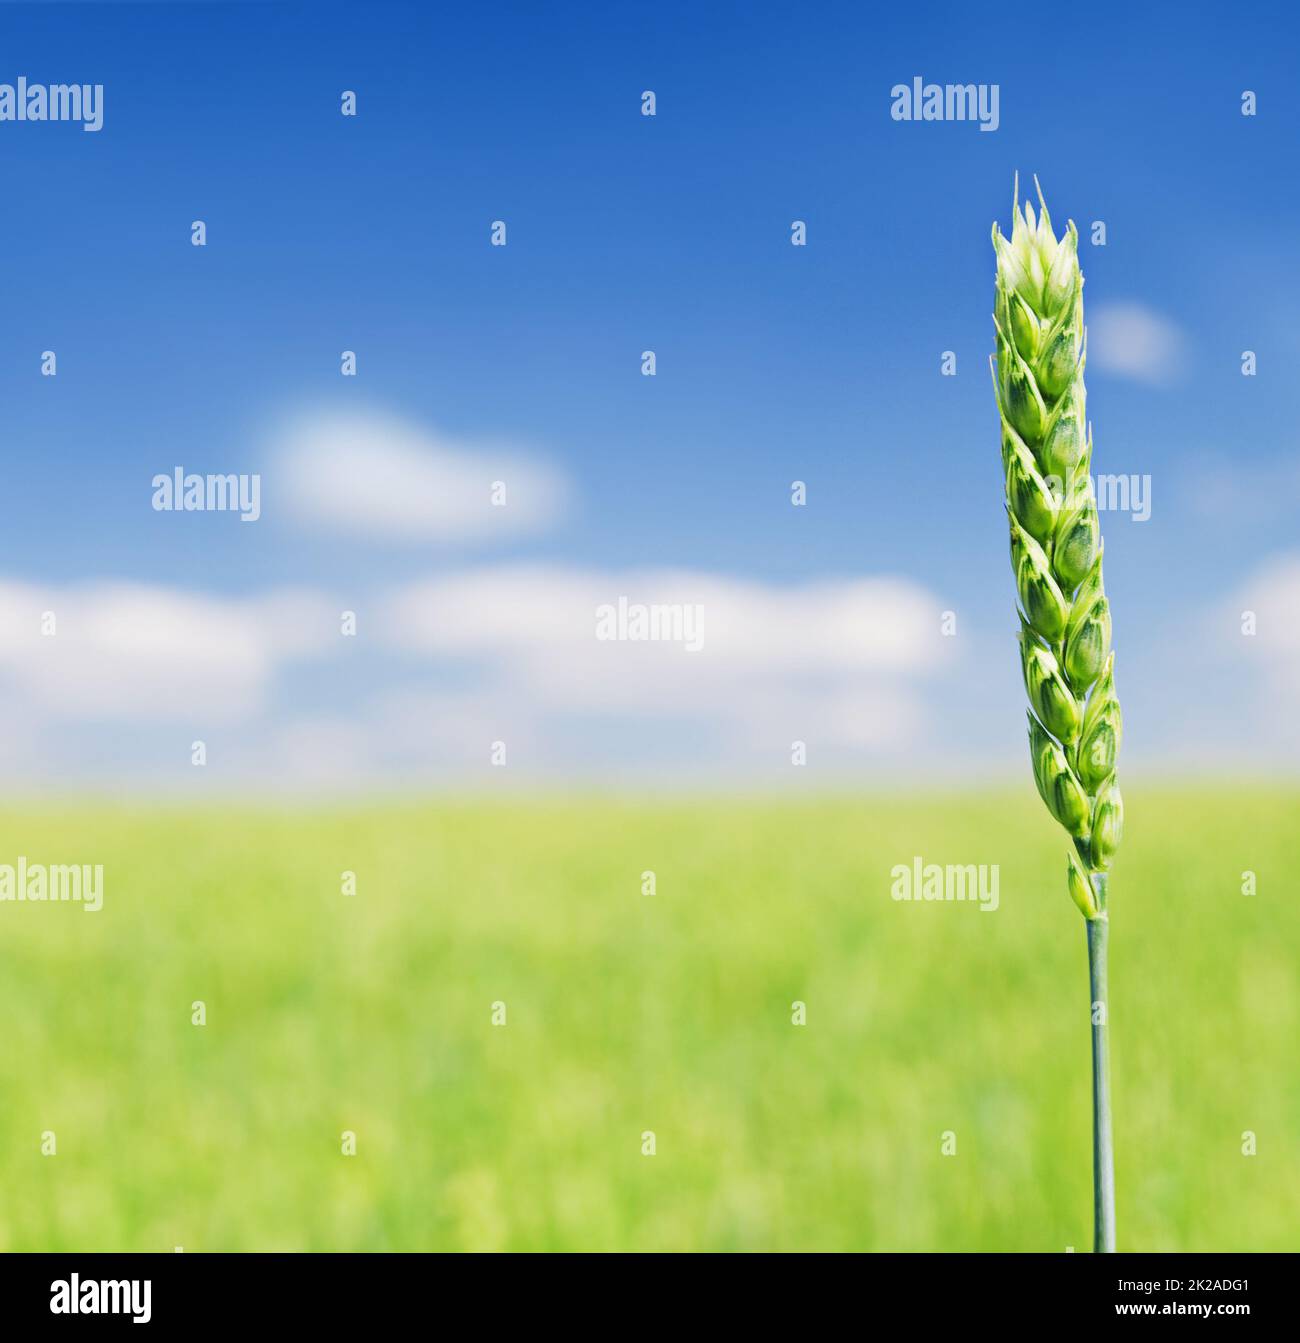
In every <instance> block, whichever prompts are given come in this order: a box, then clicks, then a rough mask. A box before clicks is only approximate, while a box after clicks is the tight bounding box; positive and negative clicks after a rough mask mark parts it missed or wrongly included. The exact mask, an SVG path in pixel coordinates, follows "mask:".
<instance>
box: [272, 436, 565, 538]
mask: <svg viewBox="0 0 1300 1343" xmlns="http://www.w3.org/2000/svg"><path fill="white" fill-rule="evenodd" d="M273 476H274V480H275V485H276V491H277V493H278V494H280V495H281V496H282V497H283V500H284V504H285V507H286V508H287V509H288V510H289V511H290V512H291V513H292V514H293V515H295V516H296V517H297V518H298V519H299V520H300V521H301V522H303V523H306V524H310V525H313V526H317V527H322V528H326V529H329V530H331V531H344V532H348V533H352V534H355V535H363V536H367V537H370V538H372V539H373V540H376V541H381V542H386V543H397V544H432V545H442V544H448V543H457V542H467V541H492V540H501V539H510V540H513V539H515V538H516V537H518V536H523V535H529V534H532V533H536V532H540V531H544V530H546V529H547V528H548V527H549V526H551V524H552V523H554V522H555V521H556V519H557V518H558V517H559V516H560V515H561V514H562V512H563V509H564V505H565V501H566V498H567V495H568V492H569V491H568V485H567V482H566V480H565V479H564V477H563V476H562V475H561V474H560V473H559V472H558V471H557V470H555V469H554V468H552V467H550V466H548V465H546V464H545V463H543V462H541V461H539V460H537V459H536V458H534V457H533V456H532V455H530V454H529V453H527V452H523V451H520V450H519V449H517V448H505V447H501V446H499V445H494V444H487V443H482V444H474V445H470V444H464V443H458V442H455V441H452V440H450V439H447V438H445V437H443V436H442V435H440V434H438V433H435V432H434V431H433V430H430V429H425V428H421V427H419V426H417V425H413V424H409V423H407V422H405V421H403V420H400V419H396V418H394V417H392V416H388V415H379V414H358V413H355V412H344V413H316V414H311V415H303V416H299V417H298V418H296V419H294V420H293V421H291V422H290V423H289V424H288V425H287V426H286V427H285V428H284V429H283V431H282V432H281V434H280V436H279V442H278V457H277V463H276V469H275V471H274V472H273ZM498 481H499V482H502V484H503V485H504V497H505V503H504V504H496V503H493V501H492V491H493V488H494V483H495V482H498Z"/></svg>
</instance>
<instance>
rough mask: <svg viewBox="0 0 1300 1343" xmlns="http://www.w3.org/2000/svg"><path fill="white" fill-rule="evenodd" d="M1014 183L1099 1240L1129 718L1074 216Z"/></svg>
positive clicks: (1109, 1231) (1010, 438)
mask: <svg viewBox="0 0 1300 1343" xmlns="http://www.w3.org/2000/svg"><path fill="white" fill-rule="evenodd" d="M1034 186H1035V188H1038V179H1037V178H1035V179H1034ZM1019 197H1020V182H1019V177H1018V176H1017V179H1016V189H1015V197H1014V199H1013V203H1012V228H1011V238H1010V240H1008V239H1007V238H1006V237H1004V236H1003V234H1002V231H1001V229H1000V228H999V227H998V225H997V224H994V225H993V249H994V251H995V253H996V255H997V290H996V299H995V303H994V310H993V325H994V330H995V332H996V338H997V355H996V357H995V358H994V360H993V385H994V388H995V391H996V395H997V404H998V413H999V415H1000V417H1001V420H1002V470H1003V480H1004V484H1005V487H1006V507H1007V516H1008V519H1009V521H1010V527H1011V567H1012V569H1013V571H1014V573H1015V579H1016V593H1017V596H1018V597H1019V602H1020V657H1021V670H1022V672H1023V675H1024V681H1025V693H1026V695H1027V696H1028V698H1029V703H1030V707H1031V710H1032V712H1031V713H1030V715H1029V752H1030V760H1031V763H1032V765H1033V772H1034V781H1035V783H1036V784H1037V785H1038V792H1039V795H1040V796H1041V797H1042V799H1043V802H1044V803H1045V804H1046V806H1047V809H1048V811H1050V812H1051V814H1052V815H1053V816H1054V817H1055V818H1056V820H1057V821H1058V822H1059V823H1060V824H1061V825H1062V826H1064V827H1065V829H1066V830H1067V831H1068V832H1069V835H1070V837H1071V839H1072V841H1073V845H1074V847H1073V851H1072V852H1070V853H1069V866H1068V868H1067V871H1066V889H1067V891H1068V893H1069V895H1070V898H1071V899H1072V900H1073V901H1074V903H1075V905H1077V906H1078V908H1079V911H1080V912H1081V913H1082V914H1083V916H1084V918H1085V919H1086V920H1087V928H1088V964H1089V970H1090V978H1091V987H1092V1018H1093V1101H1094V1176H1095V1192H1096V1231H1097V1248H1098V1249H1099V1250H1113V1249H1114V1248H1115V1222H1114V1216H1115V1211H1114V1178H1113V1175H1112V1173H1111V1167H1112V1161H1111V1153H1110V1083H1109V1073H1108V1058H1107V1037H1106V1020H1105V1018H1106V939H1107V929H1108V926H1109V920H1108V915H1107V909H1106V887H1107V874H1108V872H1109V869H1110V865H1111V860H1112V859H1113V858H1114V856H1115V851H1116V849H1118V847H1119V843H1120V840H1121V838H1122V837H1123V833H1124V803H1123V799H1122V798H1121V796H1120V791H1119V785H1118V783H1117V782H1116V779H1115V762H1116V758H1117V757H1118V755H1119V747H1120V738H1121V735H1122V732H1123V720H1122V718H1121V715H1120V708H1119V700H1118V699H1117V698H1116V695H1115V654H1114V653H1113V652H1112V651H1111V646H1110V641H1111V621H1110V603H1109V602H1108V601H1107V600H1106V592H1105V589H1104V587H1103V586H1102V576H1101V559H1102V542H1101V534H1100V527H1099V523H1098V518H1097V503H1096V499H1095V498H1094V496H1093V488H1092V478H1091V476H1090V474H1089V473H1090V470H1091V465H1092V430H1091V428H1090V427H1089V426H1088V424H1087V417H1086V411H1085V407H1086V400H1087V393H1086V391H1085V389H1084V383H1083V370H1084V365H1085V363H1086V362H1087V359H1086V355H1087V339H1086V335H1085V332H1084V326H1083V273H1082V271H1081V270H1080V269H1079V235H1078V232H1077V230H1076V229H1075V227H1074V223H1073V221H1071V222H1070V224H1069V225H1068V227H1067V229H1066V231H1065V233H1064V235H1063V236H1062V237H1060V238H1057V236H1056V234H1055V233H1054V232H1053V229H1052V221H1051V217H1050V216H1049V215H1048V213H1047V206H1046V204H1045V203H1044V201H1043V193H1042V190H1041V189H1038V205H1039V209H1038V215H1037V218H1035V215H1034V207H1033V205H1032V204H1030V203H1029V202H1028V201H1026V202H1025V204H1024V206H1023V207H1021V205H1020V200H1019ZM1099 1009H1100V1010H1099ZM1098 1017H1100V1022H1098Z"/></svg>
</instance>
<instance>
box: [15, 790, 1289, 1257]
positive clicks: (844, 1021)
mask: <svg viewBox="0 0 1300 1343" xmlns="http://www.w3.org/2000/svg"><path fill="white" fill-rule="evenodd" d="M1125 791H1126V800H1127V802H1128V837H1127V839H1126V841H1125V846H1124V849H1123V851H1122V853H1121V857H1120V859H1119V861H1118V863H1117V865H1116V869H1115V873H1114V877H1113V880H1112V884H1111V887H1112V889H1111V909H1112V932H1111V979H1112V984H1111V992H1112V1008H1111V1011H1112V1035H1113V1051H1114V1062H1113V1067H1114V1089H1115V1130H1116V1141H1117V1179H1118V1187H1119V1227H1120V1248H1121V1249H1170V1250H1214V1249H1261V1250H1294V1249H1297V1248H1300V1069H1298V1068H1297V1025H1298V1024H1300V1010H1298V986H1297V964H1298V961H1300V896H1298V894H1297V889H1296V873H1297V871H1298V870H1300V828H1298V827H1297V825H1296V817H1297V813H1298V807H1297V803H1300V796H1298V795H1297V794H1296V793H1294V792H1291V793H1288V792H1286V791H1279V790H1276V789H1273V790H1266V789H1264V788H1262V787H1261V788H1260V789H1258V790H1255V791H1252V790H1243V789H1240V788H1237V789H1225V791H1224V792H1222V793H1211V792H1209V791H1200V792H1185V793H1179V792H1174V791H1160V790H1153V789H1146V790H1144V789H1142V788H1140V787H1139V786H1137V785H1136V784H1134V785H1133V786H1132V787H1131V788H1126V790H1125ZM20 854H22V855H25V856H26V857H27V859H28V860H29V862H48V863H56V862H89V863H103V865H104V868H105V879H104V880H105V897H104V908H103V909H102V910H101V911H100V912H98V913H88V912H86V911H84V910H82V909H81V908H80V907H79V906H77V905H72V904H65V905H57V906H50V905H28V904H14V903H5V904H0V1022H2V1025H3V1036H2V1037H0V1038H2V1039H3V1047H2V1048H0V1249H5V1250H38V1249H56V1250H72V1249H77V1250H101V1249H102V1250H108V1249H130V1250H157V1249H163V1250H170V1249H172V1248H173V1247H174V1246H178V1245H180V1246H184V1247H185V1249H186V1250H187V1251H203V1250H269V1249H304V1250H343V1249H369V1250H384V1249H474V1250H496V1249H511V1250H543V1249H647V1250H686V1249H713V1250H744V1249H825V1250H836V1249H901V1250H936V1249H938V1250H1050V1251H1058V1250H1064V1249H1065V1248H1066V1247H1067V1246H1071V1245H1072V1246H1074V1247H1076V1248H1077V1249H1080V1250H1083V1249H1086V1248H1088V1247H1089V1244H1090V1238H1091V1232H1090V1217H1091V1173H1090V1161H1091V1146H1090V1128H1089V1125H1090V1111H1089V1072H1088V1069H1089V1053H1088V1020H1087V1009H1088V1002H1087V997H1088V993H1087V977H1086V954H1085V944H1084V930H1083V924H1082V921H1081V919H1080V918H1079V916H1078V914H1077V913H1076V912H1075V910H1074V908H1073V906H1072V905H1071V904H1070V902H1069V900H1068V897H1067V896H1066V893H1065V887H1064V876H1063V874H1064V863H1065V857H1064V855H1065V844H1064V840H1063V838H1062V837H1061V834H1060V832H1059V831H1058V830H1057V829H1056V828H1055V827H1054V826H1053V825H1052V824H1051V822H1050V821H1048V820H1047V819H1046V818H1045V816H1044V815H1043V813H1042V808H1041V805H1040V804H1039V802H1038V799H1037V798H1036V797H1035V796H1033V795H1032V790H1029V791H1027V790H1026V789H1024V788H1020V789H1016V790H1012V791H1009V792H1007V793H996V792H989V793H986V794H983V795H974V794H966V795H951V796H949V795H939V794H934V795H927V796H917V797H906V796H900V797H898V798H895V799H892V800H889V799H884V798H881V797H867V796H864V797H860V798H853V799H850V798H828V799H805V798H800V799H789V798H786V799H770V800H761V801H736V802H724V801H716V800H706V801H698V802H697V801H690V802H686V801H681V802H669V801H663V800H659V801H637V802H633V801H610V800H595V799H575V800H570V801H562V802H558V801H557V802H541V801H536V802H529V801H526V800H511V801H501V802H474V803H469V802H466V803H460V804H457V803H453V802H448V801H434V802H428V803H425V804H420V805H417V804H414V803H389V804H384V805H378V804H376V805H371V806H356V807H352V808H345V807H336V808H330V809H319V810H310V811H309V810H301V811H294V810H290V809H284V810H279V811H268V810H267V809H266V808H259V809H254V808H251V807H250V808H248V809H237V808H217V807H209V808H206V809H194V810H186V809H180V808H162V809H160V808H145V807H137V808H130V807H123V808H117V807H112V806H107V805H98V806H93V807H92V806H72V805H68V806H65V807H55V806H44V807H42V808H35V807H31V808H14V807H9V808H7V809H6V810H5V812H4V814H3V816H2V817H0V862H8V863H16V861H17V858H18V856H19V855H20ZM914 855H921V856H922V857H923V858H924V859H925V860H926V861H927V862H938V863H997V864H999V865H1000V898H1001V907H1000V908H999V909H998V910H997V912H995V913H985V912H982V911H981V910H980V909H979V908H978V906H976V905H973V904H903V903H897V902H895V901H893V900H891V898H890V895H889V890H890V869H891V867H892V866H893V865H894V864H895V863H900V862H901V863H905V864H910V863H911V862H912V859H913V856H914ZM344 870H354V871H355V872H356V873H357V882H358V890H357V894H356V895H355V896H352V897H348V896H345V895H342V894H341V893H340V873H342V872H343V871H344ZM645 870H653V871H654V872H655V874H656V877H657V885H658V890H657V893H656V894H655V895H653V896H645V895H643V894H642V893H641V874H642V872H643V871H645ZM1246 870H1250V871H1253V872H1255V873H1256V874H1257V880H1258V894H1256V895H1254V896H1243V894H1242V893H1241V885H1242V873H1243V871H1246ZM200 999H201V1000H203V1001H204V1002H205V1003H206V1005H207V1014H208V1022H207V1025H206V1026H202V1027H196V1026H194V1025H191V1020H190V1019H191V1003H192V1002H194V1001H195V1000H200ZM498 1000H500V1001H503V1002H504V1003H505V1004H506V1012H507V1024H506V1025H505V1026H494V1025H492V1023H491V1010H492V1004H493V1003H494V1002H495V1001H498ZM796 1000H798V1001H802V1002H805V1003H806V1004H807V1024H806V1025H805V1026H795V1025H792V1024H791V1004H792V1003H793V1002H795V1001H796ZM345 1129H350V1130H353V1131H354V1132H355V1133H356V1135H357V1155H356V1156H355V1157H346V1156H344V1155H342V1154H341V1151H340V1143H341V1134H342V1132H343V1131H344V1130H345ZM46 1130H51V1131H53V1132H54V1133H55V1134H56V1137H57V1146H58V1150H57V1155H56V1156H53V1157H45V1156H42V1155H41V1150H40V1147H41V1135H42V1133H43V1132H44V1131H46ZM644 1130H653V1132H654V1133H655V1135H656V1145H657V1154H656V1155H655V1156H653V1157H646V1156H643V1155H642V1154H641V1145H642V1138H641V1135H642V1133H643V1131H644ZM1247 1130H1249V1131H1251V1132H1253V1133H1254V1134H1256V1140H1257V1143H1258V1154H1257V1155H1255V1156H1253V1157H1247V1156H1243V1154H1242V1142H1243V1137H1242V1135H1243V1133H1244V1132H1246V1131H1247ZM945 1131H952V1132H953V1133H955V1134H956V1141H957V1152H956V1155H954V1156H944V1155H942V1154H941V1151H940V1145H941V1135H942V1134H943V1133H944V1132H945Z"/></svg>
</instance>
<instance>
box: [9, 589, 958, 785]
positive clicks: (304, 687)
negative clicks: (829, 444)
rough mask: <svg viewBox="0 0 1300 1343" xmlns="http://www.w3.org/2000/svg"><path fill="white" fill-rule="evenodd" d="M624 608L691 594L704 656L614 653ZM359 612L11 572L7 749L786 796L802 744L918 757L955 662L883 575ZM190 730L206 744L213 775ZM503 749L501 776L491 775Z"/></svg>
mask: <svg viewBox="0 0 1300 1343" xmlns="http://www.w3.org/2000/svg"><path fill="white" fill-rule="evenodd" d="M620 597H624V598H626V599H627V600H628V601H630V602H633V603H646V604H650V603H655V604H671V603H681V604H686V603H689V604H692V605H698V606H699V607H701V608H702V625H701V626H700V630H701V632H702V636H703V638H702V647H701V648H700V650H699V651H698V652H689V651H687V650H686V649H685V648H684V647H683V646H682V644H681V643H680V642H676V643H675V642H623V641H602V640H600V639H598V638H597V637H596V610H597V607H598V606H601V605H602V604H606V603H608V604H612V605H617V603H618V601H619V598H620ZM355 604H356V605H357V606H358V607H359V614H360V617H361V631H362V633H361V634H360V635H359V636H358V637H357V638H355V639H343V638H341V637H340V634H339V624H338V619H339V605H340V604H339V603H338V602H335V601H330V600H327V598H326V597H325V596H324V595H323V594H320V593H317V592H313V591H307V590H296V591H287V590H286V591H273V592H268V593H264V594H260V595H258V596H254V597H248V598H231V597H223V596H215V595H211V594H198V593H192V592H186V591H184V590H181V589H179V588H171V587H164V586H161V585H147V586H146V585H138V584H121V583H88V584H78V585H72V586H68V587H59V588H55V587H35V586H32V585H28V584H25V583H18V582H8V583H5V582H0V705H2V706H3V715H0V717H3V719H4V720H5V721H7V722H9V723H10V725H11V726H12V727H14V728H21V729H22V730H21V731H17V732H6V733H4V734H2V735H3V741H2V742H0V748H2V749H3V756H4V762H5V767H6V771H7V772H8V773H9V774H10V775H11V777H17V776H18V775H21V776H22V777H23V778H24V779H27V780H29V781H30V780H35V779H37V778H44V779H46V780H48V781H50V782H56V781H59V780H63V781H65V782H66V781H68V780H70V779H81V780H90V781H92V782H95V783H101V784H102V783H103V782H104V780H106V779H108V780H113V781H116V783H117V784H119V785H125V784H128V783H129V784H130V785H132V786H134V785H136V784H141V783H143V784H145V785H147V784H148V783H149V781H150V780H151V779H152V780H153V781H154V782H155V783H156V782H159V781H165V782H166V783H167V784H168V786H172V785H177V784H178V785H179V786H181V787H182V788H183V789H184V791H186V792H187V793H188V792H190V791H192V790H193V789H195V788H203V787H205V786H207V787H223V786H225V787H229V786H246V787H252V788H255V789H256V788H261V789H272V790H276V791H279V790H282V789H283V790H292V791H303V790H307V791H311V790H315V789H318V788H335V787H343V788H351V787H357V786H393V785H402V784H405V783H412V784H415V785H419V784H421V783H428V782H465V781H467V780H475V779H476V780H478V782H479V784H480V785H482V784H483V783H484V782H485V781H486V780H487V779H489V778H490V780H491V783H492V785H493V786H499V787H509V786H511V785H513V784H516V783H520V784H525V783H526V782H527V780H528V779H530V778H531V779H533V780H536V779H537V778H538V777H545V778H550V779H559V778H564V777H579V776H587V777H592V776H596V777H630V778H632V779H635V780H638V781H645V780H647V779H649V778H651V777H658V778H663V779H666V778H675V779H677V780H678V781H680V780H681V779H682V778H683V777H687V778H691V779H696V778H703V777H705V776H710V777H718V778H725V777H731V778H736V777H741V778H745V779H749V778H758V777H767V778H769V779H785V780H786V781H789V780H790V778H791V777H792V776H791V773H790V769H789V759H790V755H789V753H790V749H791V743H792V742H794V741H796V740H802V741H805V742H807V744H808V750H809V753H810V758H811V759H814V760H815V761H816V763H817V765H818V766H819V767H823V768H824V767H828V766H829V767H832V768H833V767H835V766H836V765H837V764H839V765H843V766H848V767H852V766H854V765H860V764H861V763H862V762H863V761H864V760H865V759H879V758H881V756H882V755H885V756H888V757H889V758H890V759H893V760H910V759H914V758H917V750H918V749H919V748H921V747H923V746H924V745H925V744H926V734H927V732H928V731H929V723H930V722H931V719H932V715H931V714H930V713H928V712H927V709H928V707H929V706H928V704H927V699H926V696H927V694H928V693H929V689H928V688H927V686H926V681H927V680H928V679H930V678H931V677H932V676H933V675H935V674H938V673H940V672H941V671H942V669H943V667H944V665H945V664H946V663H947V662H948V660H949V658H950V657H951V656H952V654H953V652H954V651H955V650H954V643H955V641H954V640H952V639H945V638H943V637H942V636H941V635H940V612H939V602H938V600H937V599H936V598H934V597H933V596H931V595H930V594H929V593H927V592H926V591H925V590H924V589H922V588H920V587H918V586H917V585H915V584H913V583H910V582H907V581H905V580H901V579H893V578H867V579H856V580H821V581H817V582H811V583H804V584H801V585H798V586H788V585H775V584H769V583H764V582H756V581H751V580H740V579H734V578H729V577H725V576H720V575H717V574H710V573H693V572H689V571H661V572H650V571H645V572H619V571H601V570H586V569H578V568H561V567H545V566H537V565H516V566H497V567H489V568H479V569H470V570H466V571H462V572H458V573H455V574H451V575H448V576H443V577H437V578H431V579H428V580H426V581H424V582H419V583H413V584H409V585H407V586H404V587H402V588H399V589H396V590H392V591H389V592H387V593H380V594H376V596H375V597H373V598H371V599H363V600H362V601H360V602H358V603H355ZM44 612H52V613H53V614H54V617H55V620H56V622H57V624H56V630H57V632H56V633H55V634H54V635H53V636H47V635H42V633H41V622H42V615H43V613H44ZM304 659H313V660H312V661H310V662H307V661H304ZM0 725H3V724H0ZM123 725H126V726H125V730H124V727H123ZM191 732H192V733H193V734H194V735H196V736H201V737H203V738H204V739H205V740H206V741H208V742H209V753H210V754H209V764H208V768H207V769H205V770H203V771H201V772H196V771H194V770H193V769H192V768H191V767H190V765H189V755H188V752H189V743H190V740H191ZM498 740H500V741H504V742H505V743H506V747H507V751H508V762H509V764H510V766H511V767H512V768H511V769H509V770H508V771H505V772H503V771H500V770H495V769H491V767H490V764H489V759H490V751H491V748H492V743H493V742H495V741H498ZM929 745H930V746H931V747H934V745H935V743H934V742H930V743H929ZM939 745H940V748H941V749H944V747H943V743H940V744H939ZM922 754H923V752H922ZM756 771H758V772H757V773H756ZM762 771H767V774H766V775H763V774H762ZM817 777H818V778H822V779H824V778H825V777H827V776H826V775H825V774H824V773H819V774H818V775H817Z"/></svg>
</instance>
